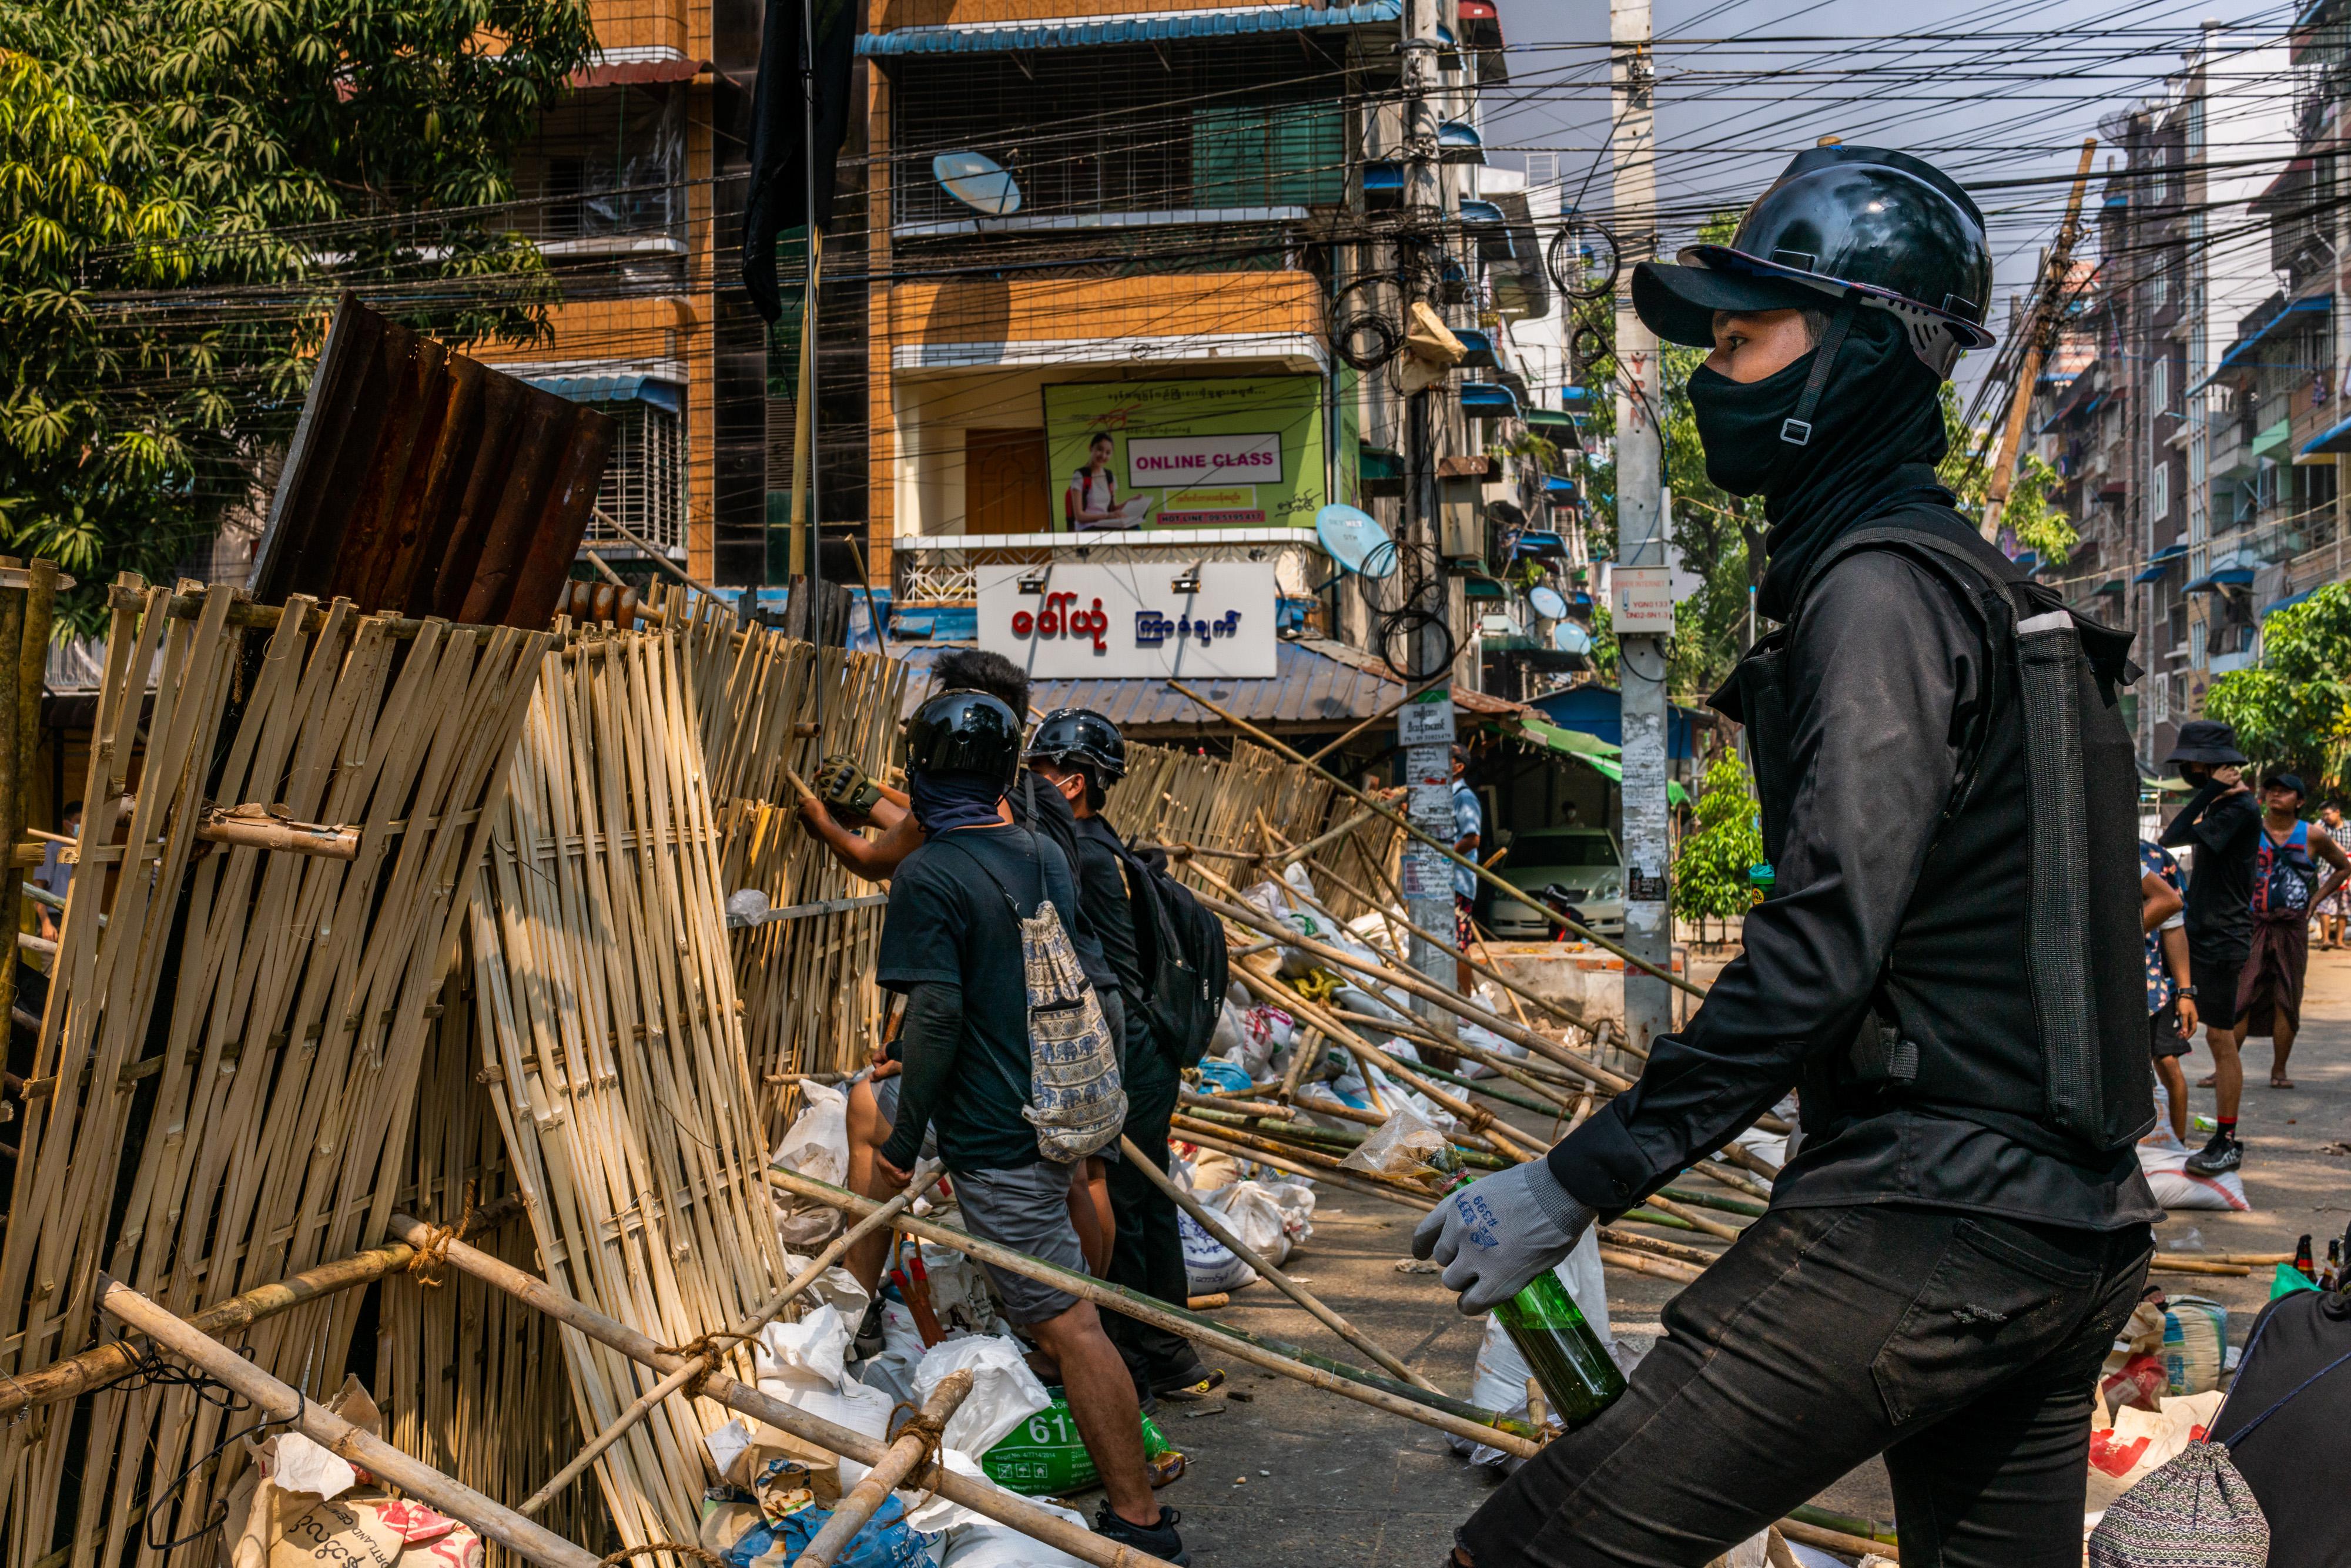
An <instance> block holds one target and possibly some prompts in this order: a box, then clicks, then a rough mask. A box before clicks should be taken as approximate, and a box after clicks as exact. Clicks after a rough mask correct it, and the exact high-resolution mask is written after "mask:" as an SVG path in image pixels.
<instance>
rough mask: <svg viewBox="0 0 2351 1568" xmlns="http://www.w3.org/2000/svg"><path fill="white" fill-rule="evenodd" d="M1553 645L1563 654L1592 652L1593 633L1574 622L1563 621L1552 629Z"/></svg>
mask: <svg viewBox="0 0 2351 1568" xmlns="http://www.w3.org/2000/svg"><path fill="white" fill-rule="evenodd" d="M1551 640H1552V646H1553V647H1555V648H1557V649H1558V650H1559V651H1560V652H1561V653H1590V652H1592V633H1591V632H1587V631H1585V630H1584V629H1583V627H1581V626H1579V625H1577V624H1576V623H1575V622H1573V621H1562V622H1560V623H1559V624H1558V625H1556V626H1554V627H1552V629H1551Z"/></svg>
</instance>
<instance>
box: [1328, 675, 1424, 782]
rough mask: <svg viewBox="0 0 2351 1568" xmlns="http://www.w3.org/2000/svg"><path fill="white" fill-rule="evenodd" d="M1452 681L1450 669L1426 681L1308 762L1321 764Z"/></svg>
mask: <svg viewBox="0 0 2351 1568" xmlns="http://www.w3.org/2000/svg"><path fill="white" fill-rule="evenodd" d="M1452 681H1453V672H1452V671H1451V670H1450V669H1448V670H1447V671H1446V672H1445V673H1444V674H1441V675H1438V676H1437V677H1435V678H1434V679H1432V680H1428V681H1424V682H1423V683H1421V684H1420V685H1416V686H1415V687H1413V689H1412V690H1410V691H1408V692H1406V693H1405V695H1402V696H1400V697H1398V698H1396V700H1395V701H1394V702H1392V703H1390V704H1388V706H1385V707H1384V708H1382V709H1380V711H1379V712H1377V713H1375V714H1374V715H1372V716H1371V717H1369V718H1366V719H1360V720H1358V721H1357V722H1356V724H1355V726H1354V727H1353V728H1352V729H1350V730H1348V731H1347V732H1346V733H1345V734H1344V735H1342V736H1341V737H1339V738H1338V739H1336V740H1333V741H1329V742H1326V743H1325V744H1324V745H1323V746H1322V747H1321V748H1320V749H1318V750H1317V751H1316V752H1315V753H1314V755H1313V756H1311V757H1309V758H1306V761H1307V762H1308V763H1310V764H1312V763H1319V762H1321V761H1322V759H1323V758H1326V757H1328V756H1330V755H1331V754H1332V752H1334V751H1336V750H1338V749H1339V748H1340V747H1343V746H1344V745H1346V744H1347V742H1349V741H1351V740H1353V739H1354V738H1355V737H1357V736H1359V735H1361V734H1363V733H1364V731H1365V730H1367V729H1369V728H1371V727H1372V726H1374V725H1375V724H1377V723H1379V722H1380V720H1382V719H1384V718H1393V717H1395V716H1396V714H1397V713H1398V712H1400V711H1401V710H1402V709H1403V707H1404V706H1405V704H1406V703H1408V702H1411V701H1413V700H1414V699H1415V698H1416V697H1421V696H1425V695H1427V694H1428V693H1430V692H1433V691H1435V690H1436V689H1437V687H1439V686H1443V685H1451V684H1452Z"/></svg>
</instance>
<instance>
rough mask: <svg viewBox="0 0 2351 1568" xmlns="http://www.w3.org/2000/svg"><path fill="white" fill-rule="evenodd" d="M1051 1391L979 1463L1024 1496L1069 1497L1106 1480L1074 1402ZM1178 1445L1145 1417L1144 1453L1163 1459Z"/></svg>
mask: <svg viewBox="0 0 2351 1568" xmlns="http://www.w3.org/2000/svg"><path fill="white" fill-rule="evenodd" d="M1050 1392H1051V1394H1052V1396H1053V1402H1052V1403H1051V1404H1050V1405H1048V1406H1045V1408H1043V1409H1042V1410H1040V1411H1038V1412H1037V1413H1036V1414H1035V1415H1034V1416H1029V1419H1027V1420H1026V1421H1023V1422H1022V1423H1020V1425H1019V1426H1018V1427H1013V1428H1012V1430H1011V1431H1009V1432H1007V1433H1006V1434H1005V1435H1004V1436H1003V1437H1000V1438H999V1439H998V1441H997V1444H996V1447H994V1448H990V1449H988V1450H987V1453H985V1454H982V1455H981V1456H980V1457H979V1468H980V1469H982V1470H983V1471H985V1472H986V1473H987V1479H989V1480H992V1481H994V1482H995V1483H996V1484H997V1485H998V1486H1000V1487H1002V1488H1004V1489H1005V1490H1007V1491H1017V1492H1019V1493H1020V1494H1021V1495H1022V1496H1023V1497H1065V1496H1067V1495H1069V1494H1070V1493H1071V1492H1081V1491H1083V1490H1086V1489H1087V1488H1088V1487H1091V1486H1094V1485H1096V1484H1098V1483H1099V1482H1100V1481H1101V1479H1102V1472H1100V1471H1099V1470H1097V1469H1094V1459H1093V1456H1092V1454H1089V1453H1087V1452H1086V1445H1085V1441H1084V1439H1082V1438H1081V1437H1079V1436H1078V1423H1077V1421H1076V1419H1075V1418H1074V1417H1073V1416H1071V1414H1070V1405H1069V1401H1068V1400H1066V1399H1064V1398H1062V1396H1061V1390H1060V1389H1058V1388H1056V1389H1053V1390H1051V1391H1050ZM1173 1447H1175V1445H1174V1444H1172V1443H1170V1442H1168V1440H1167V1435H1166V1434H1165V1432H1162V1431H1161V1430H1160V1429H1159V1427H1158V1424H1157V1423H1155V1421H1153V1420H1152V1419H1151V1417H1150V1416H1144V1417H1143V1455H1144V1458H1146V1459H1154V1458H1158V1457H1159V1456H1160V1455H1162V1454H1164V1453H1165V1452H1167V1451H1168V1449H1170V1448H1173Z"/></svg>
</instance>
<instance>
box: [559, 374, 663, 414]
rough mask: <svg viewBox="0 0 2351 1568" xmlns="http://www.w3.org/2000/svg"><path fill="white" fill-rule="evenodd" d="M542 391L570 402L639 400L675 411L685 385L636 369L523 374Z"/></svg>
mask: <svg viewBox="0 0 2351 1568" xmlns="http://www.w3.org/2000/svg"><path fill="white" fill-rule="evenodd" d="M523 380H524V381H526V382H529V383H530V384H531V385H532V386H535V387H537V388H538V389H539V391H541V392H553V393H554V394H555V395H556V396H558V397H559V398H567V399H569V400H570V401H571V402H638V401H640V400H643V402H649V403H652V404H653V405H654V406H655V407H657V408H665V409H667V410H669V411H670V413H676V412H677V411H678V409H679V407H680V406H681V405H682V403H683V402H684V398H685V389H684V387H682V386H680V385H678V384H677V382H673V381H668V380H665V379H664V378H663V377H660V376H648V375H643V374H641V373H637V372H631V373H629V374H626V375H617V376H525V377H523Z"/></svg>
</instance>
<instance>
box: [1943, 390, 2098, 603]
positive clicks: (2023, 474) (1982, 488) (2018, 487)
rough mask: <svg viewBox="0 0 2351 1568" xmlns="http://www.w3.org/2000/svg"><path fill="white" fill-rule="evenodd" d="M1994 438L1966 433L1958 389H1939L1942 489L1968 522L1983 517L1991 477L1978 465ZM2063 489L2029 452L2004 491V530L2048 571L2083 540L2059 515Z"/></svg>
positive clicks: (2061, 481)
mask: <svg viewBox="0 0 2351 1568" xmlns="http://www.w3.org/2000/svg"><path fill="white" fill-rule="evenodd" d="M1943 434H1944V436H1945V438H1946V439H1947V440H1948V441H1949V444H1950V451H1949V454H1948V455H1946V456H1945V457H1944V459H1943V469H1942V477H1943V483H1944V484H1946V485H1949V486H1950V487H1951V491H1952V493H1953V494H1954V495H1956V496H1957V497H1959V510H1960V511H1962V512H1965V513H1967V514H1968V515H1969V516H1970V517H1979V518H1980V517H1982V516H1983V509H1984V501H1985V498H1986V497H1987V494H1988V492H1987V489H1986V486H1987V484H1988V481H1989V475H1988V472H1987V469H1986V467H1985V465H1984V463H1983V462H1980V461H1978V459H1979V458H1980V457H1983V456H1984V455H1986V454H1988V453H1989V452H1990V451H1991V447H1992V444H1993V442H1994V440H1995V439H1996V436H1997V434H1998V433H1997V432H1996V431H1994V430H1991V429H1990V428H1986V429H1983V430H1970V429H1969V428H1968V425H1967V417H1966V416H1965V415H1964V414H1962V413H1960V412H1959V392H1958V389H1956V388H1955V387H1953V386H1952V385H1951V383H1950V382H1944V383H1943ZM2063 488H2064V479H2063V477H2062V476H2060V475H2059V474H2058V472H2057V470H2056V469H2054V468H2053V467H2051V466H2050V465H2048V464H2047V463H2045V462H2043V460H2042V459H2041V458H2039V457H2037V456H2035V455H2033V454H2032V453H2030V452H2028V453H2026V454H2025V455H2024V456H2023V459H2022V461H2021V462H2020V463H2019V464H2018V465H2017V469H2016V477H2015V478H2014V479H2013V480H2012V481H2011V482H2010V485H2009V487H2008V504H2007V506H2006V507H2002V508H2001V524H2002V526H2004V527H2006V528H2008V529H2009V530H2010V531H2011V532H2012V533H2013V534H2015V535H2016V541H2017V543H2019V544H2021V545H2022V546H2023V547H2024V548H2025V549H2029V550H2032V551H2033V552H2035V553H2036V554H2038V555H2039V556H2040V558H2041V559H2042V560H2043V561H2044V562H2046V563H2047V564H2049V565H2051V566H2063V565H2064V564H2065V558H2066V557H2068V556H2070V555H2072V554H2073V553H2074V545H2075V544H2077V543H2079V542H2080V540H2081V538H2082V535H2081V531H2080V530H2079V529H2077V528H2074V519H2073V518H2071V517H2067V516H2066V515H2065V514H2064V512H2061V511H2059V510H2058V509H2057V495H2058V492H2059V491H2060V490H2062V489H2063Z"/></svg>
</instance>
